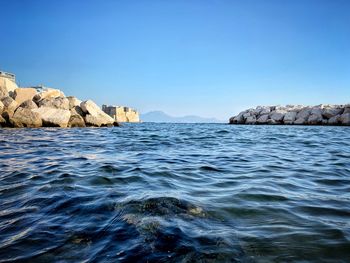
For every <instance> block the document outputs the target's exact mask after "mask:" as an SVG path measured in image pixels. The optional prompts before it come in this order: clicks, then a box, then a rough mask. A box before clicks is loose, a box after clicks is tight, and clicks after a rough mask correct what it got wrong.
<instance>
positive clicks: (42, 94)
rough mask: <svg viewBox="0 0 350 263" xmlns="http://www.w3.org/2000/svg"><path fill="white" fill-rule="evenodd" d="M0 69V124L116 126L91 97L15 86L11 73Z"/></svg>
mask: <svg viewBox="0 0 350 263" xmlns="http://www.w3.org/2000/svg"><path fill="white" fill-rule="evenodd" d="M0 73H1V74H0V127H13V128H23V127H31V128H37V127H62V128H66V127H103V126H118V123H117V122H116V121H115V120H114V119H113V118H111V117H110V116H109V115H108V114H106V113H104V112H103V111H102V110H101V109H100V108H99V107H98V106H97V105H96V104H95V103H94V102H93V101H91V100H87V101H81V100H79V99H77V98H76V97H73V96H68V97H66V96H65V95H64V93H63V92H62V91H60V90H58V89H52V88H44V87H36V88H19V87H18V86H17V85H16V83H15V76H14V75H13V74H10V73H4V72H0Z"/></svg>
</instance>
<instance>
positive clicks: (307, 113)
mask: <svg viewBox="0 0 350 263" xmlns="http://www.w3.org/2000/svg"><path fill="white" fill-rule="evenodd" d="M310 114H311V110H310V108H308V107H306V108H303V109H301V110H300V111H299V112H298V114H297V116H296V119H304V120H307V119H308V118H309V116H310ZM300 121H301V120H300Z"/></svg>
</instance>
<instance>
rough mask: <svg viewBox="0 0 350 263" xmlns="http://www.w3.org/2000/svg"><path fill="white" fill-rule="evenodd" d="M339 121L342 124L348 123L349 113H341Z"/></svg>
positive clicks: (349, 122) (349, 121)
mask: <svg viewBox="0 0 350 263" xmlns="http://www.w3.org/2000/svg"><path fill="white" fill-rule="evenodd" d="M340 121H341V124H343V125H350V113H343V114H342V115H340Z"/></svg>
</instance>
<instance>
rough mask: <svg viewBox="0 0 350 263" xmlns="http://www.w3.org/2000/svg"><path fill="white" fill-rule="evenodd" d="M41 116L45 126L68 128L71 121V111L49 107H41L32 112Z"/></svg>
mask: <svg viewBox="0 0 350 263" xmlns="http://www.w3.org/2000/svg"><path fill="white" fill-rule="evenodd" d="M32 111H33V112H37V113H39V114H40V116H41V119H42V122H43V126H47V127H62V128H66V127H67V126H68V122H69V119H70V116H71V114H70V111H69V110H64V109H55V108H49V107H40V108H38V109H34V110H32Z"/></svg>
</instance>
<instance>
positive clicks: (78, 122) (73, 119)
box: [68, 114, 86, 127]
mask: <svg viewBox="0 0 350 263" xmlns="http://www.w3.org/2000/svg"><path fill="white" fill-rule="evenodd" d="M85 126H86V125H85V121H84V118H83V117H82V116H80V115H79V114H74V115H71V116H70V118H69V122H68V127H85Z"/></svg>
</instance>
